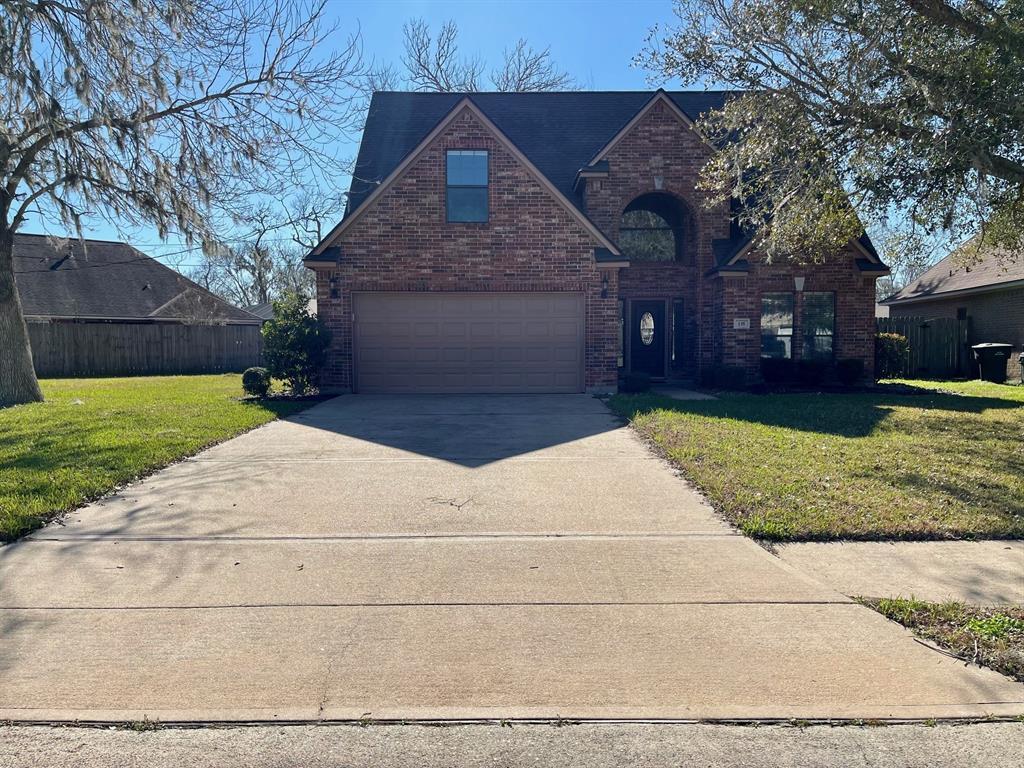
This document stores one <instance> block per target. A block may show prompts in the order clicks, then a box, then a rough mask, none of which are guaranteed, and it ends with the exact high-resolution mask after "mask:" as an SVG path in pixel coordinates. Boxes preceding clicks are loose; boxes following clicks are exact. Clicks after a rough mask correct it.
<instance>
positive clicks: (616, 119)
mask: <svg viewBox="0 0 1024 768" xmlns="http://www.w3.org/2000/svg"><path fill="white" fill-rule="evenodd" d="M467 95H468V96H469V98H471V99H472V100H473V103H474V104H476V105H477V106H478V107H479V108H480V110H481V111H483V113H484V114H485V115H487V117H489V118H490V119H491V120H492V121H493V122H494V124H495V125H496V126H498V128H500V129H501V130H502V132H504V134H505V135H506V136H508V138H509V139H510V140H511V141H512V143H514V144H515V145H516V146H517V147H518V148H519V149H520V151H522V153H523V154H524V155H526V156H527V157H528V158H530V161H531V162H532V163H533V164H534V165H536V166H537V169H538V170H539V171H540V172H541V173H543V174H544V175H545V176H546V177H547V178H548V180H549V181H550V182H551V183H552V184H554V185H555V186H556V187H557V188H558V189H559V190H560V191H561V192H562V193H563V194H565V196H566V197H568V198H569V199H570V200H573V201H574V202H578V199H579V198H578V197H577V195H576V194H575V193H574V192H573V182H574V181H575V179H576V173H577V171H579V170H580V169H581V168H583V167H584V166H585V165H587V164H588V163H589V162H590V161H591V160H593V159H594V155H596V154H597V153H598V152H599V151H601V149H602V148H603V147H604V146H605V144H607V143H608V142H609V141H611V140H612V138H613V137H614V136H615V134H616V133H618V132H619V131H620V130H622V128H624V127H625V125H626V124H627V123H628V122H629V121H630V120H631V119H632V118H633V117H634V116H635V115H636V113H637V112H639V111H640V109H641V108H642V107H643V106H644V105H645V104H646V103H647V102H648V101H650V99H651V98H652V97H653V96H654V92H652V91H569V92H556V93H473V94H465V93H407V92H393V91H384V92H377V93H375V94H373V99H372V100H371V101H370V109H369V111H368V113H367V116H366V127H365V129H364V130H363V140H362V144H361V145H360V147H359V156H358V158H357V159H356V167H355V171H354V173H353V176H352V186H351V188H350V191H349V198H348V206H347V209H346V215H347V214H348V213H351V212H352V211H354V210H355V209H356V208H358V207H359V206H360V204H362V202H363V200H365V199H366V197H367V196H368V195H369V194H370V193H371V192H372V191H373V190H374V189H375V188H376V186H377V184H378V183H379V182H380V181H381V180H383V179H384V178H385V177H387V175H388V174H389V173H390V172H391V171H393V170H394V169H395V167H396V166H397V165H398V164H399V163H400V162H401V161H402V159H403V158H405V156H406V155H408V154H409V153H410V152H412V150H414V149H415V148H416V146H417V145H418V144H419V143H420V142H421V141H422V140H423V139H424V138H425V137H426V135H427V134H428V133H430V131H431V130H433V128H434V127H435V126H436V125H437V124H438V123H439V122H440V121H441V120H442V119H443V118H444V117H445V115H447V114H448V113H449V112H450V111H451V110H452V108H453V107H454V106H455V105H456V104H458V103H459V102H460V101H461V100H462V99H463V98H465V97H466V96H467ZM668 96H669V98H671V99H672V101H673V102H674V103H675V104H676V106H678V107H679V109H681V110H682V111H683V113H684V114H686V115H687V116H688V117H690V118H691V119H694V120H695V119H697V118H698V117H699V116H700V115H701V114H703V113H705V112H709V111H711V110H713V109H718V108H720V107H721V106H722V105H723V104H724V103H725V101H726V99H727V98H728V97H729V96H730V92H728V91H672V92H668Z"/></svg>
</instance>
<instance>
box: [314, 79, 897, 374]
mask: <svg viewBox="0 0 1024 768" xmlns="http://www.w3.org/2000/svg"><path fill="white" fill-rule="evenodd" d="M728 96H729V94H727V93H723V92H672V93H668V92H664V91H657V92H654V93H651V92H573V93H515V94H505V93H476V94H469V95H467V94H439V93H377V94H375V95H374V97H373V100H372V102H371V105H370V109H369V114H368V117H367V121H366V127H365V131H364V133H363V139H362V144H361V147H360V150H359V156H358V159H357V163H356V167H355V171H354V175H353V180H352V186H351V190H350V193H349V199H348V206H347V208H346V212H345V216H344V218H343V219H342V221H341V222H340V223H339V224H338V225H337V226H336V227H335V228H334V229H333V230H332V231H331V232H330V233H329V234H328V235H327V236H326V237H325V238H324V240H323V241H322V242H321V243H320V244H319V245H318V246H317V247H316V248H315V249H314V250H313V251H312V252H311V253H310V254H309V256H308V257H307V259H306V264H307V265H308V266H309V267H310V268H312V269H314V270H315V272H316V277H317V303H318V313H319V316H320V318H321V319H323V320H324V321H325V322H326V323H327V325H328V326H329V327H330V328H331V330H332V332H333V340H332V344H331V349H330V358H329V363H328V366H327V370H326V372H325V376H324V386H325V387H326V388H329V389H332V390H354V391H357V392H584V391H586V392H607V391H613V390H615V388H616V386H617V382H618V380H619V377H620V374H621V373H623V372H629V371H642V372H645V373H647V374H649V375H650V376H651V377H652V378H653V379H656V380H657V379H662V378H686V379H695V378H705V377H707V376H708V374H710V373H713V372H721V371H729V372H732V373H735V372H737V371H740V372H742V373H743V374H745V376H746V378H747V380H748V381H753V380H756V379H757V377H758V376H759V372H760V361H761V358H762V357H763V356H764V357H788V358H791V359H794V360H800V359H808V358H813V359H816V360H824V361H834V360H839V359H844V358H857V359H861V360H863V361H864V366H865V371H866V373H867V374H870V372H871V370H872V365H873V336H874V301H875V287H874V281H875V278H876V277H877V276H879V275H881V274H885V273H886V272H887V269H886V267H885V266H884V265H883V264H882V263H881V262H880V260H879V258H878V255H877V253H876V252H875V250H874V249H873V248H872V247H871V243H870V241H869V240H868V239H867V238H866V237H862V238H860V239H859V240H858V241H855V242H851V243H850V245H849V247H848V249H847V250H846V251H844V252H843V253H842V254H839V255H837V256H833V257H831V258H828V259H826V260H825V261H824V263H822V264H816V265H810V266H793V265H789V264H777V265H768V264H765V263H764V262H763V259H762V258H761V257H760V255H759V254H758V253H757V252H755V251H754V250H753V249H752V247H751V243H750V240H749V238H748V237H746V236H744V235H743V233H741V232H740V231H739V229H738V228H737V227H736V226H735V225H734V224H733V222H732V218H731V216H730V211H729V206H720V207H718V208H715V209H708V208H706V207H705V206H704V204H703V201H702V199H701V196H700V193H699V192H698V191H697V190H696V184H697V180H698V174H699V171H700V169H701V167H702V166H703V165H704V163H705V162H706V160H707V159H708V157H709V153H711V152H713V151H714V150H713V149H712V148H711V147H709V146H708V145H707V144H706V143H704V142H703V141H702V140H701V139H700V138H699V136H698V135H697V133H696V132H695V131H694V130H693V120H694V119H695V118H697V116H699V115H700V114H701V113H704V112H706V111H708V110H710V109H714V108H716V107H718V106H720V105H721V104H722V103H723V102H724V100H725V99H727V98H728Z"/></svg>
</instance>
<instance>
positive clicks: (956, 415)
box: [611, 391, 1024, 439]
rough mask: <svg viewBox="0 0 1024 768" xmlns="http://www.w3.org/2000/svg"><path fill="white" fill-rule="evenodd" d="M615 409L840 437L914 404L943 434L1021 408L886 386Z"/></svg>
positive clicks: (646, 401)
mask: <svg viewBox="0 0 1024 768" xmlns="http://www.w3.org/2000/svg"><path fill="white" fill-rule="evenodd" d="M611 406H612V408H613V410H614V411H615V412H616V413H618V414H619V415H620V416H623V417H624V418H627V419H630V420H632V419H634V418H635V417H637V416H640V415H643V414H645V413H650V412H651V411H656V410H660V411H669V412H675V413H681V414H692V415H696V416H705V417H708V418H718V419H736V420H739V421H746V422H751V423H754V424H763V425H765V426H770V427H781V428H784V429H795V430H800V431H802V432H818V433H822V434H829V435H836V436H839V437H866V436H868V435H870V434H871V433H872V432H874V431H875V429H876V427H878V425H879V424H881V423H882V422H883V421H885V419H886V418H888V417H889V416H890V415H891V414H892V413H893V409H895V408H916V409H920V410H922V411H924V412H925V414H926V416H927V418H925V419H922V420H921V423H920V425H919V426H920V428H921V429H922V430H926V431H929V432H935V433H939V434H941V433H942V432H944V431H947V430H952V429H963V428H964V424H963V421H962V419H961V417H963V416H964V415H967V414H971V415H981V414H984V413H985V412H986V411H992V410H1013V409H1020V410H1021V413H1022V416H1024V403H1022V402H1020V401H1017V400H1011V399H1003V398H997V397H975V396H971V395H959V394H950V393H944V392H935V391H930V392H929V394H926V395H925V394H913V395H899V394H891V393H887V392H884V391H883V392H879V393H874V392H858V393H851V394H844V393H834V394H833V393H787V394H771V395H754V394H740V393H737V394H727V395H724V396H723V397H722V398H721V399H719V400H674V399H672V398H669V397H666V396H664V395H657V394H653V393H652V394H643V395H628V396H627V395H624V396H619V397H616V398H614V399H613V400H612V402H611ZM983 428H984V431H985V434H984V436H985V437H996V438H997V439H1019V438H1020V435H1021V425H1020V424H1008V423H1005V422H991V421H989V422H986V423H985V424H984V427H983Z"/></svg>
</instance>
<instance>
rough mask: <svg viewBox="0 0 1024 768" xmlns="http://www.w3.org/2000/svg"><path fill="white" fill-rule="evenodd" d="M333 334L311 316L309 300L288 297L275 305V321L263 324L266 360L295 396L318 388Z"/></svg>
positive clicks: (291, 295) (295, 296)
mask: <svg viewBox="0 0 1024 768" xmlns="http://www.w3.org/2000/svg"><path fill="white" fill-rule="evenodd" d="M330 343H331V334H330V331H328V330H327V326H325V325H324V324H323V322H321V321H320V320H319V319H318V318H316V317H314V316H313V315H311V314H309V312H308V310H307V309H306V300H305V299H304V298H302V297H301V296H299V295H298V294H294V293H292V294H288V295H286V296H285V297H284V298H282V299H279V300H278V301H275V302H274V318H273V319H272V320H268V321H267V322H265V323H264V324H263V359H264V360H265V361H266V363H267V370H268V371H269V372H270V375H271V376H273V377H274V378H276V379H282V380H283V381H285V382H287V384H288V388H289V389H290V390H291V392H292V394H296V395H302V394H305V393H307V392H309V391H310V390H312V389H316V388H317V386H318V385H319V383H320V369H321V368H323V365H324V362H325V361H326V359H327V347H328V345H329V344H330Z"/></svg>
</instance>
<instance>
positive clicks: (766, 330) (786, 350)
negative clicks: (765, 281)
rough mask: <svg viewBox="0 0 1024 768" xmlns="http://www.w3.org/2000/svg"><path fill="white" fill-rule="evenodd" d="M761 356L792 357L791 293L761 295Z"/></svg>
mask: <svg viewBox="0 0 1024 768" xmlns="http://www.w3.org/2000/svg"><path fill="white" fill-rule="evenodd" d="M761 357H773V358H777V359H780V360H791V359H792V358H793V294H792V293H766V294H764V295H763V296H762V297H761Z"/></svg>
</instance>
